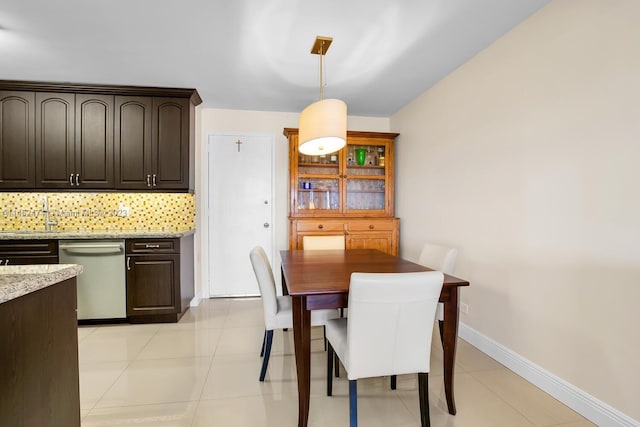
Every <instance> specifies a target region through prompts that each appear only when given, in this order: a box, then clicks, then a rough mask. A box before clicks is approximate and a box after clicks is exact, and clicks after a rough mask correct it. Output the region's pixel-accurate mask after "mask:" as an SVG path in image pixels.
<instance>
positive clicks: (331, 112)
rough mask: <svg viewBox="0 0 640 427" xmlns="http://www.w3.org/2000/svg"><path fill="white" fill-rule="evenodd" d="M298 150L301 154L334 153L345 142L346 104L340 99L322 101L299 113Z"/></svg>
mask: <svg viewBox="0 0 640 427" xmlns="http://www.w3.org/2000/svg"><path fill="white" fill-rule="evenodd" d="M299 127H300V133H299V135H298V150H299V151H300V152H301V153H302V154H308V155H315V156H317V155H320V154H329V153H334V152H336V151H338V150H340V149H341V148H342V147H344V146H345V144H346V141H347V104H346V103H345V102H344V101H341V100H340V99H323V100H320V101H317V102H314V103H313V104H311V105H309V106H308V107H307V108H305V109H304V110H302V112H301V113H300V122H299Z"/></svg>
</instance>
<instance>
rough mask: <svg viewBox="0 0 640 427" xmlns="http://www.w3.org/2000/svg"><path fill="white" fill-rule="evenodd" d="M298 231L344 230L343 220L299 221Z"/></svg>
mask: <svg viewBox="0 0 640 427" xmlns="http://www.w3.org/2000/svg"><path fill="white" fill-rule="evenodd" d="M296 230H297V231H322V232H324V231H340V232H343V231H344V222H343V221H298V224H297V225H296Z"/></svg>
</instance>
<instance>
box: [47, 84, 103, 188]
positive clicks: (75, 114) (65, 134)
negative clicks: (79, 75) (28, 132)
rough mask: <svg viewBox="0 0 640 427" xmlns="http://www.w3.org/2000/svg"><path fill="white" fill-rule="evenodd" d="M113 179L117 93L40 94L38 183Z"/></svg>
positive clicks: (88, 184) (77, 184) (97, 183)
mask: <svg viewBox="0 0 640 427" xmlns="http://www.w3.org/2000/svg"><path fill="white" fill-rule="evenodd" d="M113 184H114V180H113V96H111V95H93V94H91V95H88V94H72V93H55V92H53V93H47V92H38V93H36V186H37V187H38V188H72V189H83V188H86V189H99V188H113V186H114V185H113Z"/></svg>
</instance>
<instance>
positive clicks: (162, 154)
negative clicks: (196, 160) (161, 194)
mask: <svg viewBox="0 0 640 427" xmlns="http://www.w3.org/2000/svg"><path fill="white" fill-rule="evenodd" d="M115 104H116V114H115V115H116V118H115V135H116V136H115V152H116V166H115V170H116V188H119V189H132V190H133V189H135V190H165V189H166V190H180V189H184V190H187V189H189V146H190V136H191V134H192V132H191V130H190V129H191V126H190V116H191V112H190V108H191V103H190V102H189V99H184V98H165V97H153V98H151V97H127V96H118V97H116V102H115Z"/></svg>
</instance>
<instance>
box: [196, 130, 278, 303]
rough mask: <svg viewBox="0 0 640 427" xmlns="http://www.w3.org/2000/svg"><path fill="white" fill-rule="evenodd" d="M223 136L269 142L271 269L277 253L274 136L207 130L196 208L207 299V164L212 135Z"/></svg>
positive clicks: (208, 289) (209, 291) (209, 290)
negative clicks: (198, 217) (200, 201)
mask: <svg viewBox="0 0 640 427" xmlns="http://www.w3.org/2000/svg"><path fill="white" fill-rule="evenodd" d="M221 136H222V137H224V136H229V137H232V138H242V137H251V138H265V139H269V144H270V146H271V147H270V150H269V151H270V153H271V230H270V231H271V233H270V234H271V236H270V237H271V253H268V254H267V255H269V261H270V263H271V268H272V269H273V263H274V260H275V258H274V257H275V255H276V254H277V250H276V246H277V245H276V241H275V236H277V233H276V227H277V221H276V220H275V215H276V209H275V206H276V203H275V164H276V162H275V160H276V159H275V157H276V152H275V138H274V136H273V135H272V134H268V133H255V132H207V133H206V139H205V150H204V156H203V157H204V159H203V163H204V165H203V166H204V168H203V169H204V174H203V175H204V178H205V179H203V180H202V181H203V182H202V190H201V191H202V195H203V197H202V200H203V203H201V207H200V209H198V211H199V213H200V215H201V218H202V221H201V222H200V227H201V229H202V231H203V233H202V236H203V239H202V258H201V261H202V262H201V268H200V270H201V277H202V284H203V285H202V288H201V289H202V293H203V295H202V298H206V299H209V298H211V286H212V284H211V263H209V262H208V261H207V260H208V259H209V254H210V253H211V251H210V248H209V242H210V239H209V236H210V231H211V230H209V215H210V211H211V210H210V209H209V206H210V205H211V200H210V199H209V178H210V177H211V173H212V172H211V170H210V166H209V153H210V151H211V144H212V143H211V138H212V137H221ZM247 260H249V254H247ZM275 273H276V272H275V271H274V276H276V274H275Z"/></svg>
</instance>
